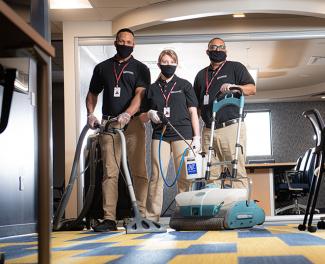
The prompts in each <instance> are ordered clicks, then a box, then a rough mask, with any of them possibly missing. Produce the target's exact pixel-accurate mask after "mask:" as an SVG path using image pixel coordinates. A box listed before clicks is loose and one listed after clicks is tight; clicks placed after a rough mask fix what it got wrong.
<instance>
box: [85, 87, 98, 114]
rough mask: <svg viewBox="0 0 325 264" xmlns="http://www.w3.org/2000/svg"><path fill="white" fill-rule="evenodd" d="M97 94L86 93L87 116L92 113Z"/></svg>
mask: <svg viewBox="0 0 325 264" xmlns="http://www.w3.org/2000/svg"><path fill="white" fill-rule="evenodd" d="M97 98H98V95H97V94H93V93H92V92H88V94H87V97H86V108H87V115H90V114H92V113H94V111H95V107H96V104H97Z"/></svg>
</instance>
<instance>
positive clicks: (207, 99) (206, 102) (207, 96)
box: [203, 94, 209, 105]
mask: <svg viewBox="0 0 325 264" xmlns="http://www.w3.org/2000/svg"><path fill="white" fill-rule="evenodd" d="M203 104H204V105H208V104H209V95H208V94H206V95H204V97H203Z"/></svg>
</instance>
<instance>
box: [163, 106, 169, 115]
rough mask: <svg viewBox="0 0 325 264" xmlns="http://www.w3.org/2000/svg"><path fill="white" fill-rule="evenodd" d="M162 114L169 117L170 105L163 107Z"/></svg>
mask: <svg viewBox="0 0 325 264" xmlns="http://www.w3.org/2000/svg"><path fill="white" fill-rule="evenodd" d="M164 115H165V116H166V117H170V107H164Z"/></svg>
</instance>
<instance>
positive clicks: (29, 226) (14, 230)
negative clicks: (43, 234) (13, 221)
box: [0, 223, 36, 237]
mask: <svg viewBox="0 0 325 264" xmlns="http://www.w3.org/2000/svg"><path fill="white" fill-rule="evenodd" d="M31 233H36V223H26V224H17V225H5V226H0V237H8V236H17V235H25V234H31Z"/></svg>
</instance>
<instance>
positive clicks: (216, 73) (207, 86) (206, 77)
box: [205, 61, 226, 94]
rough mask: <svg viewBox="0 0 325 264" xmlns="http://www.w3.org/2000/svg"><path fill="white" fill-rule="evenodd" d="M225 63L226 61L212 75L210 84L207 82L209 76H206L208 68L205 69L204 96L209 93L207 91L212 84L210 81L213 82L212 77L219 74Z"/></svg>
mask: <svg viewBox="0 0 325 264" xmlns="http://www.w3.org/2000/svg"><path fill="white" fill-rule="evenodd" d="M225 63H226V61H224V63H222V64H221V65H220V66H219V68H218V70H217V71H216V72H215V73H214V74H213V75H212V78H211V80H210V82H209V75H208V71H209V67H208V68H207V70H206V73H205V85H206V86H205V94H208V93H209V89H210V87H211V84H212V81H213V79H214V77H216V76H217V75H218V73H219V72H220V70H221V68H222V67H223V65H225Z"/></svg>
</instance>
